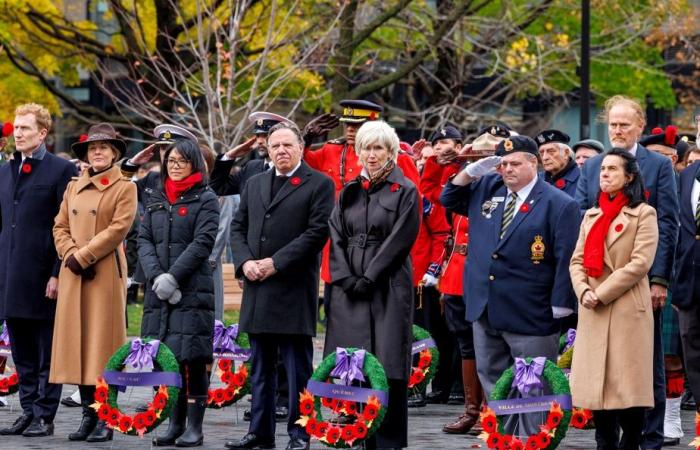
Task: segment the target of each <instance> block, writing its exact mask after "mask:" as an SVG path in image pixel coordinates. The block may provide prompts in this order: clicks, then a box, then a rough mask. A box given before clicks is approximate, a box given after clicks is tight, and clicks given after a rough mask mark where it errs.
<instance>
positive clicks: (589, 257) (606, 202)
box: [583, 192, 629, 278]
mask: <svg viewBox="0 0 700 450" xmlns="http://www.w3.org/2000/svg"><path fill="white" fill-rule="evenodd" d="M628 203H629V199H628V198H627V196H626V195H625V194H624V193H622V192H620V193H619V194H617V195H616V196H615V197H614V198H612V199H610V198H609V197H608V194H605V193H604V192H601V193H600V196H599V197H598V204H599V205H600V209H601V211H603V215H602V216H600V217H599V218H598V220H596V221H595V223H594V224H593V226H592V227H591V230H590V231H589V232H588V236H586V243H585V245H584V247H583V267H584V268H585V269H586V273H587V274H588V276H589V277H593V278H598V277H599V276H601V275H603V256H604V255H605V237H606V236H607V235H608V229H609V228H610V224H611V223H612V221H613V220H615V217H617V215H618V214H620V211H621V210H622V207H623V206H625V205H627V204H628Z"/></svg>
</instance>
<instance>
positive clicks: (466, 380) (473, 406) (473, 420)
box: [442, 359, 483, 434]
mask: <svg viewBox="0 0 700 450" xmlns="http://www.w3.org/2000/svg"><path fill="white" fill-rule="evenodd" d="M462 383H463V384H464V413H463V414H462V415H461V416H459V417H458V418H457V420H456V421H455V422H453V423H448V424H447V425H445V426H444V427H442V431H443V432H445V433H449V434H465V433H468V432H469V430H472V428H474V427H475V426H476V427H480V426H479V412H480V408H481V401H482V400H483V395H482V390H481V383H480V382H479V377H478V376H477V374H476V361H475V360H473V359H463V360H462Z"/></svg>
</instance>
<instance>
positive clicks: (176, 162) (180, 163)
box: [166, 158, 190, 167]
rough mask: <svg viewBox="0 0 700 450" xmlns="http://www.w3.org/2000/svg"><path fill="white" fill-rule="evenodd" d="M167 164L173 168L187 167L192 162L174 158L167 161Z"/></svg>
mask: <svg viewBox="0 0 700 450" xmlns="http://www.w3.org/2000/svg"><path fill="white" fill-rule="evenodd" d="M166 164H167V165H168V166H172V167H187V165H188V164H190V162H189V161H187V160H186V159H172V158H168V159H167V161H166Z"/></svg>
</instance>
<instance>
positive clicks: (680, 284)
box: [659, 161, 700, 309]
mask: <svg viewBox="0 0 700 450" xmlns="http://www.w3.org/2000/svg"><path fill="white" fill-rule="evenodd" d="M698 170H700V161H696V162H694V163H693V164H691V165H690V166H688V167H687V168H686V169H685V170H684V171H683V172H682V173H681V180H680V195H679V196H680V211H681V212H680V217H681V226H680V232H679V233H678V246H677V247H676V265H675V279H674V283H673V296H672V298H671V302H672V303H673V304H674V305H676V306H677V307H678V308H679V309H688V308H690V307H691V306H692V305H693V285H694V283H695V267H694V265H695V252H696V246H698V245H700V242H698V239H699V238H698V236H700V231H699V230H698V227H697V225H696V223H695V211H693V207H692V205H691V199H690V195H691V193H692V191H693V183H694V181H695V175H696V174H697V172H698ZM659 244H660V243H659ZM698 264H699V265H700V260H699V261H698Z"/></svg>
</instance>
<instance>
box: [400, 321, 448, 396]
mask: <svg viewBox="0 0 700 450" xmlns="http://www.w3.org/2000/svg"><path fill="white" fill-rule="evenodd" d="M430 338H431V336H430V333H428V331H426V330H425V329H423V328H421V327H419V326H418V325H413V342H414V343H415V342H418V341H422V340H425V339H430ZM439 362H440V352H438V349H437V347H435V346H433V347H429V348H426V349H425V350H421V351H420V352H419V353H418V362H417V365H415V366H413V367H411V375H410V376H409V377H408V390H409V392H410V391H412V390H416V391H418V392H423V391H424V390H425V388H426V386H428V383H430V381H431V380H432V379H433V377H434V376H435V372H437V366H438V363H439Z"/></svg>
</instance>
